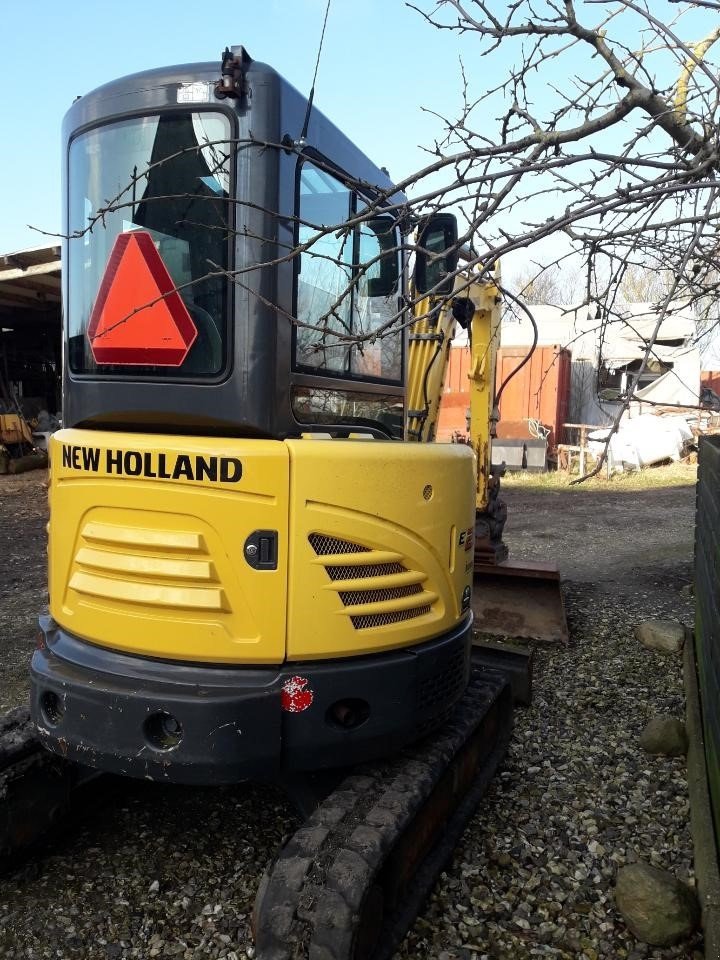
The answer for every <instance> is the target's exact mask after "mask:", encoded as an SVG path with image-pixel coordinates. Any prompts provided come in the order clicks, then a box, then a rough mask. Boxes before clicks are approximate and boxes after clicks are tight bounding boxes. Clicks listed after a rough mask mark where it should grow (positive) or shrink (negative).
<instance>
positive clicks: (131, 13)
mask: <svg viewBox="0 0 720 960" xmlns="http://www.w3.org/2000/svg"><path fill="white" fill-rule="evenodd" d="M0 10H1V11H2V19H3V31H2V36H1V37H0V81H1V83H0V88H1V89H2V90H3V91H4V94H5V95H4V97H3V102H2V106H1V107H0V111H1V112H0V117H1V118H2V129H3V136H2V138H0V252H3V253H4V252H9V251H13V250H17V249H21V248H23V247H28V246H37V245H42V244H44V243H46V242H50V241H48V240H46V239H45V238H44V237H43V236H41V235H40V234H37V233H34V232H33V231H32V230H30V229H29V228H28V226H27V224H31V225H33V226H35V227H40V228H41V229H44V230H49V231H57V230H59V228H60V153H61V150H60V127H61V123H62V118H63V115H64V113H65V111H66V110H67V108H68V107H69V106H70V104H71V103H72V101H73V99H74V98H75V97H76V96H77V95H79V94H83V93H87V92H88V91H90V90H92V89H93V88H95V87H97V86H100V85H101V84H102V83H105V82H106V81H108V80H113V79H116V78H117V77H120V76H124V75H125V74H129V73H134V72H136V71H139V70H144V69H148V68H151V67H157V66H163V65H168V64H172V63H186V62H197V61H211V60H218V63H219V58H220V52H221V50H222V49H223V48H224V47H225V46H226V45H232V44H236V43H240V44H243V45H244V46H245V47H246V48H247V50H248V52H249V53H250V55H251V56H252V57H253V58H254V59H256V60H264V61H265V62H268V63H271V64H272V65H273V66H274V67H276V68H277V69H278V70H279V72H280V73H282V74H283V75H284V76H285V77H287V79H288V80H290V82H291V83H293V84H294V85H295V86H296V87H297V88H298V89H299V90H301V91H303V92H307V91H309V88H310V84H311V80H312V74H313V68H314V65H315V58H316V55H317V47H318V42H319V39H320V31H321V28H322V19H323V16H324V12H325V0H242V2H239V3H235V4H231V5H229V6H228V5H227V4H225V5H223V4H220V5H217V4H213V3H210V2H207V0H206V2H205V3H197V2H190V0H142V2H140V0H123V2H117V0H93V2H91V0H60V2H58V0H54V2H50V0H34V2H33V3H32V4H26V3H22V2H20V0H0ZM458 77H459V67H458V41H457V40H456V39H454V38H453V37H451V36H450V35H449V34H447V33H439V32H438V31H436V30H434V29H433V28H432V27H430V26H428V25H426V24H424V23H423V22H422V20H421V18H420V17H419V15H418V14H417V13H415V12H414V11H412V10H409V9H408V8H406V7H405V5H404V3H402V2H400V0H362V2H361V3H358V2H357V0H333V2H332V6H331V10H330V17H329V21H328V26H327V31H326V35H325V44H324V49H323V56H322V59H321V63H320V70H319V74H318V81H317V86H316V98H315V103H316V105H317V106H319V107H320V109H322V110H323V112H324V113H326V114H327V115H328V116H329V117H330V118H331V119H332V120H333V121H334V122H335V123H337V125H338V126H340V127H341V128H342V129H343V130H344V131H345V132H346V133H347V134H348V135H349V136H350V137H351V138H352V139H354V140H355V141H356V142H357V143H358V144H359V145H360V146H361V148H362V149H363V150H364V151H365V152H366V153H367V154H369V155H370V156H371V157H372V159H373V160H374V161H375V162H376V163H378V164H379V165H384V166H386V167H388V169H389V170H390V172H391V174H392V176H393V177H394V178H395V179H398V178H399V177H400V176H401V175H402V174H404V173H407V172H410V171H412V170H413V169H415V168H417V167H420V166H422V165H423V164H424V162H425V159H424V156H423V154H422V153H421V152H420V151H419V150H418V149H417V146H416V145H417V144H418V143H420V142H423V141H425V142H427V141H428V140H431V139H432V135H433V133H434V132H435V131H436V130H437V129H438V128H439V127H438V122H437V121H436V120H434V119H432V118H430V117H428V116H427V115H426V114H423V112H422V111H421V104H423V105H425V106H427V107H430V108H434V109H439V110H442V109H444V108H447V106H448V105H449V103H450V101H452V102H453V103H456V102H457V97H458V86H459V84H458Z"/></svg>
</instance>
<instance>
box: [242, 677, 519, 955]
mask: <svg viewBox="0 0 720 960" xmlns="http://www.w3.org/2000/svg"><path fill="white" fill-rule="evenodd" d="M493 704H495V705H496V707H495V708H496V710H497V711H498V714H497V716H496V723H497V726H496V739H495V742H494V743H493V744H492V747H491V749H490V752H489V754H488V755H487V756H486V757H485V758H484V760H483V762H482V763H481V764H480V767H479V769H478V771H477V774H476V776H475V779H474V781H473V782H472V784H471V786H470V788H469V789H468V791H467V792H466V793H465V795H464V797H463V798H462V799H461V801H460V803H459V804H458V806H457V807H455V809H454V810H453V811H452V813H451V815H450V818H449V819H448V820H444V821H443V823H442V824H440V825H439V830H438V833H439V838H438V839H437V840H436V841H435V843H434V846H432V847H431V849H430V851H429V852H428V854H427V855H426V856H425V859H424V860H423V861H422V862H421V863H420V864H419V866H418V867H417V869H416V870H415V873H414V875H413V877H412V880H411V882H410V884H409V885H408V886H407V887H405V888H404V889H403V890H402V893H401V895H400V896H399V898H398V903H397V904H396V905H395V906H394V908H393V910H392V912H391V913H390V915H389V916H388V915H387V914H384V915H382V918H381V919H378V925H380V927H381V929H380V932H379V935H378V939H377V944H376V946H374V947H371V948H370V952H369V953H365V952H363V948H361V947H358V937H361V936H362V935H363V929H362V927H363V925H365V926H368V925H369V924H372V912H373V911H372V909H369V910H368V909H367V908H368V903H369V902H368V899H367V898H376V899H377V898H379V893H378V889H379V884H380V883H381V882H382V880H383V879H385V880H387V876H386V875H383V874H382V871H383V868H384V867H386V866H387V864H388V863H389V858H390V855H391V854H392V852H393V850H394V849H397V848H399V849H402V846H401V845H402V842H403V841H402V838H403V834H404V833H405V831H406V829H407V828H408V827H409V826H410V825H411V824H412V821H413V819H414V818H415V816H416V814H417V813H418V812H419V811H420V810H421V809H422V808H423V805H424V804H425V802H426V800H427V799H428V797H429V796H430V794H431V793H432V791H433V789H434V788H435V786H436V785H438V784H439V783H440V781H441V780H442V777H443V774H445V773H446V771H447V769H448V764H449V763H450V762H451V760H452V758H453V757H454V756H455V755H456V754H457V753H458V751H459V750H460V749H461V748H462V746H463V744H465V743H466V742H467V741H468V738H469V737H470V736H471V734H472V733H473V731H474V730H476V729H477V728H478V727H479V726H480V725H481V724H482V722H483V720H484V719H485V718H486V717H487V716H488V713H489V711H490V709H491V707H492V706H493ZM511 727H512V697H511V694H510V687H509V685H508V682H507V678H506V677H505V676H504V675H503V674H500V673H496V672H493V671H490V670H487V671H483V670H480V669H479V668H477V667H475V668H474V672H473V675H472V677H471V681H470V684H469V686H468V689H467V692H466V694H465V696H464V697H463V699H462V700H461V701H460V703H459V704H458V706H457V708H456V710H455V712H454V714H453V716H452V717H451V719H450V721H449V722H448V723H447V724H446V726H444V727H443V728H442V730H441V731H440V732H439V733H437V734H434V735H433V736H431V737H429V738H426V739H425V740H423V741H421V742H420V743H418V744H417V745H414V746H412V747H410V748H408V749H406V750H404V751H403V752H402V753H401V754H399V755H398V756H396V757H395V758H392V759H390V760H387V761H382V762H379V763H374V764H368V765H365V766H363V767H361V768H358V770H357V771H355V772H353V774H351V775H350V776H349V777H348V778H347V779H346V780H344V781H343V783H342V784H341V785H340V787H339V788H338V789H337V790H335V791H334V792H333V793H331V794H330V796H328V797H327V799H326V800H324V801H323V803H322V804H321V805H320V806H319V807H318V809H317V810H316V811H315V812H314V813H313V814H312V815H311V816H310V818H309V819H308V820H307V822H306V823H305V824H304V825H303V826H302V827H301V828H300V829H299V830H298V831H297V832H296V833H295V834H294V835H293V836H292V837H291V838H290V840H289V841H288V843H287V844H286V846H285V847H284V848H283V850H282V851H281V853H280V856H279V858H278V860H277V861H276V862H275V864H274V866H272V868H271V869H269V871H268V872H267V873H266V875H265V877H264V878H263V881H262V883H261V886H260V890H259V891H258V897H257V900H256V907H255V917H254V927H255V936H256V948H257V958H258V960H355V958H356V957H357V956H363V957H369V958H371V960H387V958H389V957H391V956H392V954H393V952H394V950H395V948H396V947H397V946H398V944H399V943H400V941H401V940H402V938H403V937H404V935H405V933H406V932H407V930H408V929H409V927H410V926H411V925H412V923H413V921H414V919H415V917H416V915H417V913H418V911H419V909H420V907H421V906H422V903H423V901H424V900H425V899H426V897H427V896H428V894H429V892H430V890H431V889H432V886H433V884H434V882H435V880H436V878H437V876H438V874H439V872H440V871H441V869H442V867H443V866H444V864H445V863H446V862H447V860H448V859H449V858H450V856H451V855H452V852H453V849H454V847H455V845H456V844H457V842H458V840H459V838H460V836H461V834H462V832H463V830H464V829H465V826H466V824H467V821H468V820H469V818H470V816H471V815H472V813H473V811H474V809H475V807H476V806H477V803H478V801H479V799H480V797H481V796H482V794H483V792H484V791H485V789H486V787H487V785H488V783H489V781H490V780H491V778H492V776H493V774H494V772H495V770H496V769H497V766H498V764H499V762H500V760H501V759H502V757H503V756H504V754H505V751H506V749H507V744H508V742H509V739H510V733H511ZM408 836H409V837H410V838H411V841H410V842H413V841H412V837H413V835H412V830H409V831H408ZM363 911H366V912H365V914H364V916H363ZM376 929H377V928H376Z"/></svg>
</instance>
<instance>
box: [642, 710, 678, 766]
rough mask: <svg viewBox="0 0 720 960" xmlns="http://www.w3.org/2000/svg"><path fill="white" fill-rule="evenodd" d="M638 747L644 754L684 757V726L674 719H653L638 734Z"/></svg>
mask: <svg viewBox="0 0 720 960" xmlns="http://www.w3.org/2000/svg"><path fill="white" fill-rule="evenodd" d="M640 746H641V747H642V748H643V750H645V752H646V753H653V754H660V755H662V756H664V757H684V756H685V754H686V753H687V748H688V738H687V731H686V730H685V724H684V723H683V722H682V720H678V719H677V718H676V717H653V718H652V720H649V721H648V723H647V724H646V726H645V729H644V730H643V732H642V733H641V734H640Z"/></svg>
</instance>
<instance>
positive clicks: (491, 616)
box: [472, 560, 568, 643]
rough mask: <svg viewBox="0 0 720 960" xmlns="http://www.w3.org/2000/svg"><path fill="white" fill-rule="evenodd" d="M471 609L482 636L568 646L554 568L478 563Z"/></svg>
mask: <svg viewBox="0 0 720 960" xmlns="http://www.w3.org/2000/svg"><path fill="white" fill-rule="evenodd" d="M472 608H473V613H474V615H475V629H476V630H478V631H479V632H480V633H489V634H492V635H493V636H502V637H510V638H520V637H522V638H525V639H530V640H543V641H546V642H548V643H567V641H568V627H567V620H566V618H565V605H564V604H563V598H562V592H561V590H560V573H559V571H558V569H557V567H555V566H547V565H545V564H541V563H532V562H528V561H526V562H524V563H523V562H520V561H517V560H504V561H503V562H502V563H478V562H477V561H476V562H475V576H474V579H473V599H472Z"/></svg>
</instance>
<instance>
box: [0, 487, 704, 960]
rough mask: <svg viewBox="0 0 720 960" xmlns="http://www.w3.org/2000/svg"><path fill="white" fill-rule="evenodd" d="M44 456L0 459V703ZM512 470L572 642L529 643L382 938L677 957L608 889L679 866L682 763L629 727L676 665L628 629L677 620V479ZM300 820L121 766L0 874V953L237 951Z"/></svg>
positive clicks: (36, 532) (512, 952)
mask: <svg viewBox="0 0 720 960" xmlns="http://www.w3.org/2000/svg"><path fill="white" fill-rule="evenodd" d="M44 479H45V477H44V475H43V474H42V473H39V472H38V473H33V474H26V475H23V476H19V477H17V478H8V477H0V529H2V531H3V537H2V542H1V543H0V557H2V558H3V562H2V563H1V564H0V569H2V570H3V577H2V582H1V583H0V590H2V597H1V599H0V618H1V622H0V676H2V684H1V685H0V709H6V708H8V707H10V706H12V705H14V704H16V703H18V702H20V701H21V700H22V699H23V698H24V696H25V693H26V679H25V670H26V663H27V659H28V657H29V653H30V651H31V649H32V646H33V642H34V629H35V628H34V622H35V617H36V613H37V611H38V610H39V609H40V608H41V607H42V604H43V602H44V590H45V559H44V551H45V544H44V524H45V509H46V492H45V488H44V486H43V481H44ZM691 483H692V478H691V475H690V473H689V474H688V486H686V487H675V488H670V489H658V488H656V489H653V490H649V491H635V490H633V491H631V492H629V491H622V492H614V491H602V492H599V493H596V492H594V491H592V490H581V491H571V492H570V491H560V492H558V491H554V490H550V491H543V492H532V491H526V490H520V489H510V490H509V491H508V492H507V497H506V498H507V500H508V503H509V509H510V514H511V520H510V521H509V523H508V529H507V540H508V543H509V544H510V547H511V551H512V554H513V556H515V557H517V558H520V557H527V558H529V559H549V558H556V559H559V562H560V566H561V571H562V573H563V575H564V578H565V589H566V605H567V609H568V615H569V620H570V628H571V636H572V642H571V644H570V646H569V648H567V649H563V650H559V649H541V650H538V651H537V660H536V675H535V688H534V702H533V705H532V706H531V707H530V708H527V709H524V710H521V711H519V712H518V715H517V720H516V730H515V736H514V740H513V744H512V747H511V751H510V755H509V757H508V759H507V761H506V763H505V765H504V767H503V770H502V772H501V774H500V775H499V777H498V778H497V779H496V781H495V782H494V784H493V786H492V787H491V789H490V791H489V793H488V794H487V795H486V798H485V799H484V801H483V803H482V805H481V808H480V809H479V810H478V812H477V814H476V816H475V818H474V820H473V821H472V823H471V825H470V827H469V828H468V830H467V832H466V834H465V837H464V839H463V842H462V844H461V845H460V846H459V847H458V849H457V852H456V856H455V858H454V860H453V862H452V864H451V865H450V866H449V867H448V870H447V871H446V873H444V874H443V876H442V878H441V880H440V882H439V883H438V884H437V886H436V889H435V892H434V894H433V896H432V898H431V900H430V901H429V903H428V904H427V906H426V908H425V910H424V912H423V913H422V915H421V916H420V917H419V918H418V920H417V922H416V924H415V926H414V928H413V930H412V931H411V932H410V934H409V935H408V937H407V938H406V940H405V942H404V944H403V946H402V948H401V950H400V951H399V952H398V955H397V956H398V958H399V957H402V958H411V957H412V958H418V960H420V958H437V960H473V958H475V960H480V958H507V960H510V958H513V960H525V958H530V957H561V958H586V960H597V958H598V957H608V958H632V960H637V958H644V957H657V958H670V957H692V956H693V948H694V947H696V944H687V943H686V944H683V945H681V946H678V947H674V948H669V949H664V950H660V949H653V948H649V947H647V946H645V945H643V944H639V943H637V942H636V941H635V940H634V939H633V937H632V936H630V934H629V933H628V932H627V930H626V929H625V927H624V925H623V923H622V921H621V920H620V919H619V917H618V915H617V914H616V912H615V910H614V907H613V903H612V886H613V878H614V874H615V871H616V869H617V867H618V865H621V864H623V863H627V862H630V861H632V860H634V859H637V858H643V859H645V860H649V861H651V862H652V863H654V864H656V865H658V866H662V867H666V868H669V869H671V870H673V871H674V872H675V873H676V874H677V875H678V876H679V877H682V878H683V879H691V878H692V870H691V863H692V851H691V843H690V835H689V825H688V798H687V788H686V782H685V765H684V761H682V760H668V759H657V758H649V757H646V756H645V755H644V754H643V753H642V751H640V749H639V747H638V746H637V738H638V735H639V733H640V731H641V729H642V727H643V725H644V723H645V721H646V720H647V719H648V718H649V717H650V716H651V715H652V714H653V713H655V712H667V713H671V714H674V715H676V716H681V715H682V711H683V696H682V681H681V664H680V661H679V660H676V659H674V658H667V657H666V658H660V657H658V656H657V655H653V654H650V653H649V652H648V651H645V650H644V649H642V648H640V647H639V645H638V644H637V643H636V641H635V640H634V639H633V636H632V627H633V625H634V624H635V623H636V622H637V621H638V620H640V619H646V618H648V617H658V616H661V617H672V618H676V619H680V620H683V621H684V622H686V623H690V622H691V617H692V610H691V606H690V599H689V597H688V594H687V591H686V590H683V587H684V586H685V585H686V584H687V583H689V582H690V580H691V576H692V569H691V563H692V523H693V508H694V496H695V494H694V488H693V486H692V485H691ZM296 823H297V820H296V818H295V816H294V814H293V812H292V810H291V809H290V808H289V806H288V805H287V804H286V802H285V801H284V799H283V797H282V796H281V795H280V794H279V793H277V794H276V793H273V792H271V791H269V790H267V789H261V788H258V787H253V786H246V785H242V786H239V787H237V788H233V789H222V790H211V789H206V790H201V789H188V788H167V787H160V786H156V785H153V784H146V783H141V782H136V783H130V782H122V783H121V782H117V783H116V784H115V785H114V786H113V789H112V791H111V794H110V796H107V795H106V796H103V797H102V798H98V800H97V803H96V804H94V805H91V808H90V810H86V811H84V813H83V819H82V820H81V821H80V822H79V823H77V824H76V825H75V828H74V829H73V830H71V831H68V833H67V836H66V837H64V838H62V839H60V840H59V841H58V842H57V843H56V844H55V845H54V846H53V847H52V848H51V849H50V850H48V851H47V852H45V853H44V854H43V856H42V857H40V858H38V859H37V860H36V861H35V862H33V863H31V864H29V865H26V866H25V867H24V868H22V869H21V870H19V871H16V872H15V873H13V874H10V875H9V876H6V877H4V878H3V879H2V880H0V957H8V958H10V957H12V958H18V960H19V958H21V957H22V958H51V957H52V958H78V960H80V958H82V960H95V958H98V960H105V958H123V957H137V958H143V960H144V958H146V957H154V956H158V957H172V956H177V957H181V958H184V960H191V958H193V960H194V958H201V957H227V958H229V960H238V958H243V957H246V956H252V952H253V951H252V947H251V946H250V938H249V916H250V912H251V909H252V901H253V897H254V893H255V885H256V883H257V879H258V877H259V875H260V873H261V871H262V869H263V868H264V866H265V863H266V861H267V860H268V859H269V858H270V857H272V856H273V853H274V851H275V850H276V849H277V847H278V845H279V844H280V843H281V841H282V839H283V836H284V835H286V834H287V833H288V832H289V831H291V830H292V829H294V827H295V825H296Z"/></svg>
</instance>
